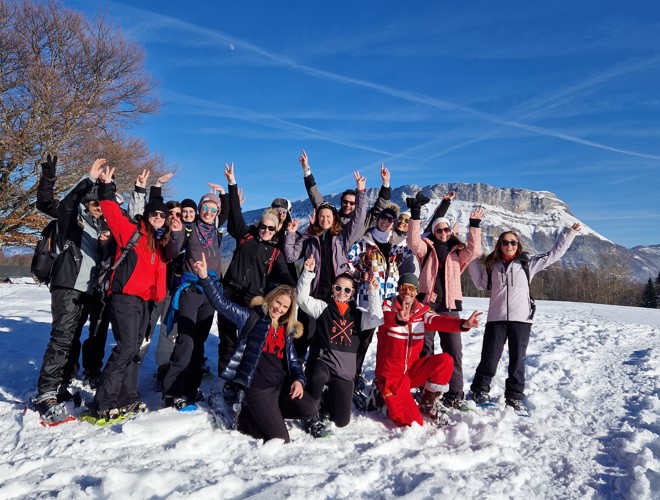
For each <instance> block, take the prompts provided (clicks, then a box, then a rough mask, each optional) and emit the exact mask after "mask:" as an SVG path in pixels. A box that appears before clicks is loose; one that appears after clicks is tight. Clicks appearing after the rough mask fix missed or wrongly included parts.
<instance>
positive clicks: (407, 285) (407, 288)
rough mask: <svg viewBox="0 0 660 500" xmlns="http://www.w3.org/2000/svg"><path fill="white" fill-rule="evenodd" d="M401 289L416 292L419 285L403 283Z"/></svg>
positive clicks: (401, 290)
mask: <svg viewBox="0 0 660 500" xmlns="http://www.w3.org/2000/svg"><path fill="white" fill-rule="evenodd" d="M399 291H400V292H413V293H415V292H416V291H417V287H416V286H415V285H409V284H408V283H404V284H403V285H399Z"/></svg>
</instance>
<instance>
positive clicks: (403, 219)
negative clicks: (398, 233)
mask: <svg viewBox="0 0 660 500" xmlns="http://www.w3.org/2000/svg"><path fill="white" fill-rule="evenodd" d="M408 221H410V219H409V218H408V217H404V216H403V215H402V216H401V217H399V222H405V223H406V224H408Z"/></svg>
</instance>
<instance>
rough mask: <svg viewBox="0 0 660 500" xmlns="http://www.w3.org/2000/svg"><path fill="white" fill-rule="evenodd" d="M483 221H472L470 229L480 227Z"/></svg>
mask: <svg viewBox="0 0 660 500" xmlns="http://www.w3.org/2000/svg"><path fill="white" fill-rule="evenodd" d="M479 224H481V219H470V227H479Z"/></svg>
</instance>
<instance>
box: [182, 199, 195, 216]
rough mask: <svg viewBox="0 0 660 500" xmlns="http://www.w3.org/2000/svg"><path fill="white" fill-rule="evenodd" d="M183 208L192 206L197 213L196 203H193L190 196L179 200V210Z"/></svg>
mask: <svg viewBox="0 0 660 500" xmlns="http://www.w3.org/2000/svg"><path fill="white" fill-rule="evenodd" d="M184 208H192V209H193V210H194V211H195V213H197V203H195V202H194V201H193V200H191V199H190V198H186V199H185V200H183V201H182V202H181V210H183V209H184Z"/></svg>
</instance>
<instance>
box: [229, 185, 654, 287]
mask: <svg viewBox="0 0 660 500" xmlns="http://www.w3.org/2000/svg"><path fill="white" fill-rule="evenodd" d="M419 190H422V191H423V192H424V193H425V194H426V195H427V196H429V197H430V198H431V202H430V203H429V204H428V205H426V206H425V207H424V210H423V211H422V227H425V226H426V224H427V223H428V222H429V219H430V217H431V216H432V214H433V212H434V211H435V208H436V207H437V205H438V204H439V203H440V202H441V201H442V196H443V195H444V194H446V193H448V192H449V191H455V192H456V199H455V200H454V201H453V202H452V204H451V206H450V208H449V212H448V213H447V217H448V218H449V219H450V220H452V221H454V222H458V223H459V224H460V225H461V226H462V227H463V228H464V229H466V228H467V224H468V219H469V215H470V212H471V210H473V209H474V207H475V206H476V205H481V206H482V207H484V209H485V210H486V216H485V219H484V221H483V223H482V228H483V234H484V241H483V246H484V252H485V253H488V252H490V251H492V248H493V244H494V242H495V241H496V240H497V237H498V236H499V234H500V233H501V232H502V231H504V230H514V231H516V232H517V233H518V234H520V238H521V241H522V242H523V245H524V248H525V250H527V251H528V252H530V253H531V254H535V253H543V252H547V251H548V250H549V249H550V248H551V247H552V245H553V244H554V242H555V240H556V238H557V235H558V233H559V232H560V231H561V229H562V228H564V227H565V226H569V225H572V224H573V223H574V222H576V221H577V222H581V221H580V219H579V217H576V216H574V215H573V214H572V213H571V211H570V208H569V207H568V205H567V204H566V203H564V202H563V201H561V200H560V199H558V198H557V197H556V196H555V195H554V194H552V193H550V192H548V191H530V190H526V189H518V188H497V187H493V186H489V185H487V184H463V183H460V184H435V185H432V186H422V187H420V186H416V185H405V186H401V187H397V188H393V189H392V202H393V203H396V204H397V205H398V206H399V207H400V208H401V210H402V211H403V210H406V201H405V200H406V198H407V197H409V196H414V195H415V193H417V191H419ZM377 196H378V189H377V188H372V189H369V190H368V197H369V206H372V205H373V203H374V201H375V200H376V198H377ZM326 200H328V201H330V202H332V203H334V204H335V206H337V207H339V201H340V200H339V194H333V195H330V196H326ZM292 205H293V208H292V214H293V216H294V217H298V218H299V219H300V220H301V222H302V224H301V226H302V227H303V228H304V227H306V226H307V224H308V222H307V215H308V214H310V213H311V210H312V208H311V203H310V201H309V200H308V199H304V200H299V201H295V202H293V203H292ZM262 211H263V210H252V211H247V212H246V213H245V219H246V221H248V223H251V222H253V221H254V220H255V219H257V218H258V217H259V215H260V214H261V212H262ZM581 224H582V232H581V235H580V236H579V237H578V238H576V240H575V242H574V243H573V245H572V246H571V248H570V249H569V251H568V252H567V253H566V255H565V256H564V257H563V258H562V265H564V266H583V265H586V266H589V267H591V268H599V267H600V266H601V265H602V263H603V262H606V261H609V260H612V259H614V260H616V261H617V262H621V263H622V264H624V265H625V266H628V267H629V268H630V270H631V274H632V276H633V277H635V278H637V279H638V280H640V281H646V280H647V279H648V278H649V277H655V276H657V275H658V272H660V245H657V246H654V247H635V248H633V249H628V248H625V247H622V246H620V245H617V244H616V243H614V242H612V241H610V240H608V239H607V238H605V237H604V236H602V235H600V234H599V233H597V232H596V231H594V230H592V229H591V228H589V227H588V226H587V225H585V224H584V223H582V222H581ZM233 246H234V242H233V239H232V238H225V242H224V244H223V250H224V251H225V252H227V253H229V252H231V250H233Z"/></svg>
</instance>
